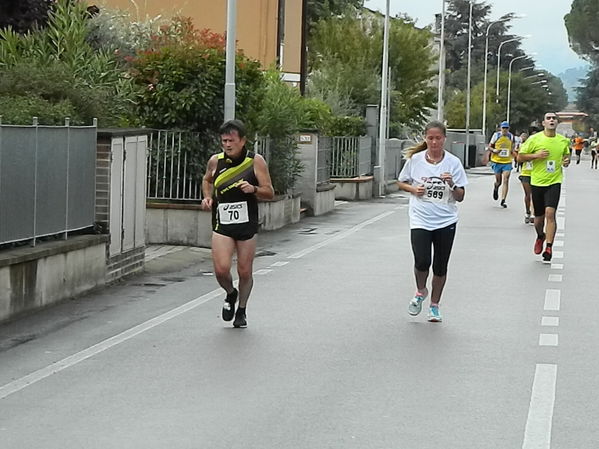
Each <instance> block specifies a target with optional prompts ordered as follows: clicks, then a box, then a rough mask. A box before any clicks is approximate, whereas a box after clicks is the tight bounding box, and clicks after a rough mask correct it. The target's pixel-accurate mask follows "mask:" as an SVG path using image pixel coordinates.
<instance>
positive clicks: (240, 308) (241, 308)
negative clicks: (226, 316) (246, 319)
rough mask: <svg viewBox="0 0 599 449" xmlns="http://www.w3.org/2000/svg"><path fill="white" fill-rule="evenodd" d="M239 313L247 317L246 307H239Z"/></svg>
mask: <svg viewBox="0 0 599 449" xmlns="http://www.w3.org/2000/svg"><path fill="white" fill-rule="evenodd" d="M237 313H238V314H240V315H241V314H243V315H245V307H237Z"/></svg>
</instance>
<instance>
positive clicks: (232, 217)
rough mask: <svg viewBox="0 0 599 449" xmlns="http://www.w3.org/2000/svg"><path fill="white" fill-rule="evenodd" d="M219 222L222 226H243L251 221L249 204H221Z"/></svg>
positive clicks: (241, 202)
mask: <svg viewBox="0 0 599 449" xmlns="http://www.w3.org/2000/svg"><path fill="white" fill-rule="evenodd" d="M218 221H219V222H220V223H221V224H224V225H228V224H241V223H247V222H248V221H250V219H249V215H248V203H247V202H245V201H240V202H238V203H220V204H219V205H218Z"/></svg>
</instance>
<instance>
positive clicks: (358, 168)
mask: <svg viewBox="0 0 599 449" xmlns="http://www.w3.org/2000/svg"><path fill="white" fill-rule="evenodd" d="M372 140H373V139H372V138H371V137H332V138H331V177H332V178H354V177H356V176H362V175H366V174H369V173H371V172H372V147H373V145H372Z"/></svg>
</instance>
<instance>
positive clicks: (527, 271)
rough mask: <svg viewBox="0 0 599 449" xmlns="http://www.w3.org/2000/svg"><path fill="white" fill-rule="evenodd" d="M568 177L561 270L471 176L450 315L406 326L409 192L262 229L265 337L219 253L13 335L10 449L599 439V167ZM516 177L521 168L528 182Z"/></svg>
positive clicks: (70, 305)
mask: <svg viewBox="0 0 599 449" xmlns="http://www.w3.org/2000/svg"><path fill="white" fill-rule="evenodd" d="M588 165H589V163H588V161H587V160H584V161H583V163H581V164H580V165H574V166H572V167H570V168H569V169H568V173H567V179H566V182H565V184H564V189H563V192H562V200H561V204H560V209H559V226H560V230H559V234H558V240H557V242H556V245H555V248H554V251H555V252H554V254H555V256H554V260H553V263H552V264H544V263H542V262H541V261H540V257H539V256H535V255H534V254H533V253H532V245H533V242H534V238H535V235H534V232H533V229H532V227H531V226H528V225H525V224H524V223H523V217H524V213H523V212H524V211H523V206H522V204H521V203H522V191H521V187H520V185H519V181H518V180H517V176H512V179H511V188H510V193H509V196H508V206H509V207H508V208H507V209H503V208H501V207H499V204H498V202H495V201H493V200H492V199H491V191H492V177H491V176H488V175H485V174H481V173H483V172H484V171H478V172H477V173H471V174H470V175H469V180H470V186H469V187H468V189H467V193H466V199H465V201H464V203H462V204H461V205H460V206H461V207H460V222H459V224H458V234H457V238H456V242H455V245H454V252H453V254H452V258H451V262H450V267H449V277H448V282H447V286H446V289H445V293H444V297H443V301H442V303H441V310H442V313H443V317H444V322H443V323H440V324H433V323H428V322H427V321H426V313H425V311H424V312H423V313H422V314H421V315H420V316H418V317H416V318H413V317H410V316H409V315H408V313H407V303H408V301H409V299H410V297H411V295H412V294H413V291H414V281H413V275H412V264H413V260H412V254H411V250H410V247H409V229H408V220H407V205H406V200H405V198H404V197H403V196H402V195H390V196H388V197H387V198H384V199H377V200H373V201H369V202H361V203H344V204H340V205H339V206H338V207H337V208H336V209H335V211H334V212H332V213H330V214H328V215H326V216H322V217H313V218H306V219H303V220H302V221H301V222H300V223H298V224H296V225H292V226H289V227H287V228H285V229H283V230H280V231H275V232H271V233H264V234H262V235H261V240H260V244H259V246H260V248H259V257H257V259H256V263H255V287H254V292H253V294H252V298H251V301H250V304H249V307H248V321H249V327H248V328H247V329H233V328H232V327H231V325H230V324H229V323H224V322H223V321H222V320H221V319H220V308H221V300H222V298H223V294H222V292H221V291H219V290H218V288H217V284H216V281H215V279H214V277H213V276H212V273H211V263H210V259H209V253H208V252H207V251H205V250H199V249H190V248H185V249H182V250H180V251H175V252H172V253H169V254H167V255H164V256H162V257H156V258H154V259H152V260H151V261H149V262H148V264H147V272H146V274H145V275H143V276H138V277H136V278H133V279H130V280H128V281H126V282H123V283H120V284H117V285H114V286H112V287H110V288H107V289H105V290H102V291H100V292H96V293H94V294H90V295H87V296H85V297H83V298H78V299H76V300H73V301H69V302H66V303H63V304H60V305H58V306H56V307H52V308H50V309H47V310H44V311H42V312H40V313H36V314H34V315H31V316H27V317H24V318H22V319H20V320H17V321H13V322H11V323H8V324H4V325H2V326H0V447H1V448H2V449H29V448H32V449H33V448H44V449H54V448H56V449H58V448H60V449H71V448H73V449H78V448H86V449H96V448H97V449H110V448H115V449H117V448H118V449H129V448H135V449H136V448H143V449H153V448H160V449H164V448H169V449H197V448H209V449H220V448H223V449H224V448H257V449H258V448H259V449H267V448H273V449H274V448H277V449H281V448H294V449H303V448H306V449H321V448H331V449H337V448H339V449H347V448H354V447H355V448H360V449H365V448H377V449H387V448H394V449H429V448H430V449H432V448H435V449H436V448H444V449H470V448H472V449H474V448H476V449H481V448H497V449H508V448H524V449H532V448H535V449H536V448H543V449H548V448H552V449H596V448H597V447H599V431H597V426H596V421H597V417H598V416H599V400H598V399H597V394H596V393H595V391H594V384H593V381H594V380H595V378H596V373H597V372H599V361H598V359H597V357H596V356H595V355H596V353H597V343H596V342H597V337H599V326H598V325H597V320H596V319H595V309H594V307H593V306H594V304H595V301H596V300H597V296H598V294H597V289H596V287H595V286H596V278H597V268H598V265H597V254H599V244H598V241H599V239H598V234H597V230H598V229H599V226H598V224H599V211H598V204H599V203H598V201H597V197H598V194H599V170H593V171H592V170H591V169H590V168H589V167H588ZM514 175H515V174H514Z"/></svg>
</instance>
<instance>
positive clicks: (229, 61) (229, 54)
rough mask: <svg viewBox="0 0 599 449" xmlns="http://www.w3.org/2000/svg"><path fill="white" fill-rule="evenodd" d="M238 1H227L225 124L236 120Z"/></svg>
mask: <svg viewBox="0 0 599 449" xmlns="http://www.w3.org/2000/svg"><path fill="white" fill-rule="evenodd" d="M236 18H237V0H227V50H226V63H225V64H226V65H225V122H226V121H228V120H233V119H234V118H235V40H236V35H237V33H236V31H237V24H236V22H237V20H236Z"/></svg>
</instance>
